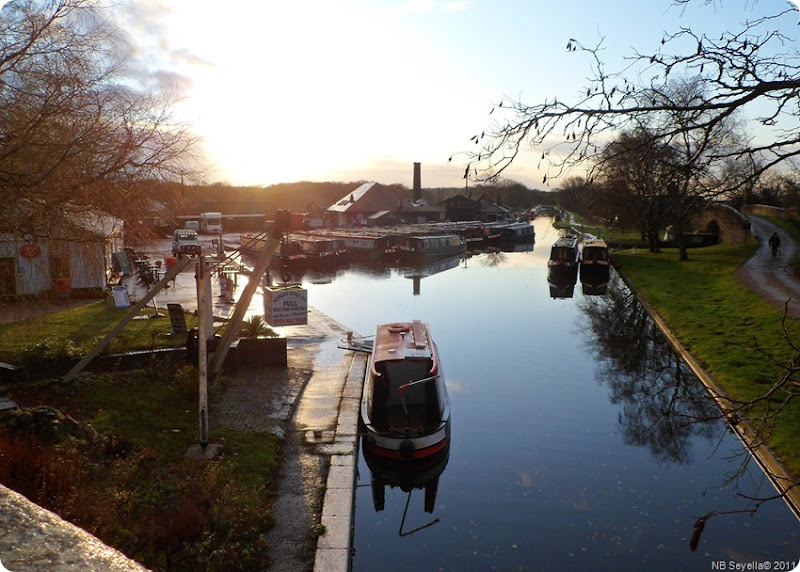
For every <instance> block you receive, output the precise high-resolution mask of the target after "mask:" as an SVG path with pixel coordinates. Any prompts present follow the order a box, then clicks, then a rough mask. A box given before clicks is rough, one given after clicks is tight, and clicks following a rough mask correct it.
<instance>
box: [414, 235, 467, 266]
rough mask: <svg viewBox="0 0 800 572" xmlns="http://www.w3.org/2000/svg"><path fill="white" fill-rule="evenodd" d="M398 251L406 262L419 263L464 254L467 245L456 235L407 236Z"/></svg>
mask: <svg viewBox="0 0 800 572" xmlns="http://www.w3.org/2000/svg"><path fill="white" fill-rule="evenodd" d="M400 250H401V251H402V252H403V254H404V255H405V257H406V259H407V260H409V261H421V260H426V259H427V260H430V259H431V258H446V257H448V256H457V255H459V254H465V253H466V252H467V243H466V242H465V241H464V239H463V238H461V237H460V236H458V235H456V234H443V235H438V236H409V237H407V238H405V239H403V244H402V246H401V247H400Z"/></svg>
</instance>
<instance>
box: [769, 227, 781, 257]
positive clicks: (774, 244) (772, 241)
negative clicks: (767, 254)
mask: <svg viewBox="0 0 800 572" xmlns="http://www.w3.org/2000/svg"><path fill="white" fill-rule="evenodd" d="M769 247H770V248H771V249H772V258H775V257H776V256H778V249H779V248H780V247H781V239H780V237H779V236H778V233H777V232H773V233H772V236H770V237H769Z"/></svg>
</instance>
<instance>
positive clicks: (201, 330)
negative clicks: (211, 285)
mask: <svg viewBox="0 0 800 572" xmlns="http://www.w3.org/2000/svg"><path fill="white" fill-rule="evenodd" d="M208 274H209V272H208V269H207V268H206V261H205V257H204V256H203V255H202V254H201V255H200V256H199V257H198V259H197V274H196V278H197V320H198V327H197V377H198V384H199V387H200V391H199V395H200V397H199V406H198V409H199V413H200V446H201V447H202V448H203V449H205V448H206V447H207V446H208V336H209V331H208V330H209V328H208V316H207V315H206V314H207V312H208V310H207V305H206V299H207V298H208V297H209V296H208ZM212 331H213V328H212Z"/></svg>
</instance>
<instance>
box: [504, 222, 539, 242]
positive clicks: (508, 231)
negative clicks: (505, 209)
mask: <svg viewBox="0 0 800 572" xmlns="http://www.w3.org/2000/svg"><path fill="white" fill-rule="evenodd" d="M499 230H500V236H499V238H498V240H500V241H506V242H517V241H526V242H527V241H534V240H536V229H534V227H533V225H531V224H529V223H527V222H512V223H508V224H504V225H501V226H500V227H499Z"/></svg>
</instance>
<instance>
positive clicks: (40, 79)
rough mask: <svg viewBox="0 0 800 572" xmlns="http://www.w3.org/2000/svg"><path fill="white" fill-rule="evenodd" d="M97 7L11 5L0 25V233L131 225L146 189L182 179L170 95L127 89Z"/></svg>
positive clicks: (184, 148)
mask: <svg viewBox="0 0 800 572" xmlns="http://www.w3.org/2000/svg"><path fill="white" fill-rule="evenodd" d="M127 60H128V46H127V44H126V43H125V41H124V38H123V37H122V35H121V34H120V32H119V30H118V28H117V27H116V26H114V25H113V23H112V22H111V20H110V19H108V18H106V17H105V14H104V12H103V9H102V5H101V4H100V2H99V0H16V1H13V2H11V3H9V4H7V5H6V6H5V7H4V8H3V13H2V18H0V133H1V134H2V135H0V200H2V202H3V204H5V205H8V206H9V207H11V208H5V209H2V211H0V228H2V229H3V230H4V231H6V232H14V233H16V234H28V235H32V236H34V237H48V236H51V235H52V234H53V230H54V229H57V228H59V227H60V226H61V223H68V222H69V219H70V217H73V216H74V213H80V212H87V211H88V210H94V209H99V210H103V211H106V212H110V213H112V214H115V215H117V216H120V217H122V218H127V219H135V218H137V215H138V214H139V213H141V212H142V211H143V210H144V208H145V207H146V204H147V200H148V199H149V198H150V196H148V193H147V192H142V190H143V188H146V187H144V186H143V183H145V182H147V181H165V180H166V181H168V180H173V181H174V180H179V179H180V177H182V176H184V175H185V174H186V173H187V172H189V171H190V170H191V169H190V167H189V162H190V160H191V159H192V148H193V145H194V143H195V139H194V137H193V136H192V135H191V134H190V133H189V131H188V129H187V128H186V127H185V126H183V125H181V124H179V123H177V122H176V121H174V120H173V118H172V116H171V106H172V103H173V95H171V94H170V93H169V92H166V91H163V90H160V89H158V88H154V87H152V86H146V85H143V84H141V83H140V82H137V81H136V80H135V79H134V77H133V75H132V74H130V73H128V71H127V70H126V68H125V64H126V61H127Z"/></svg>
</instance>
